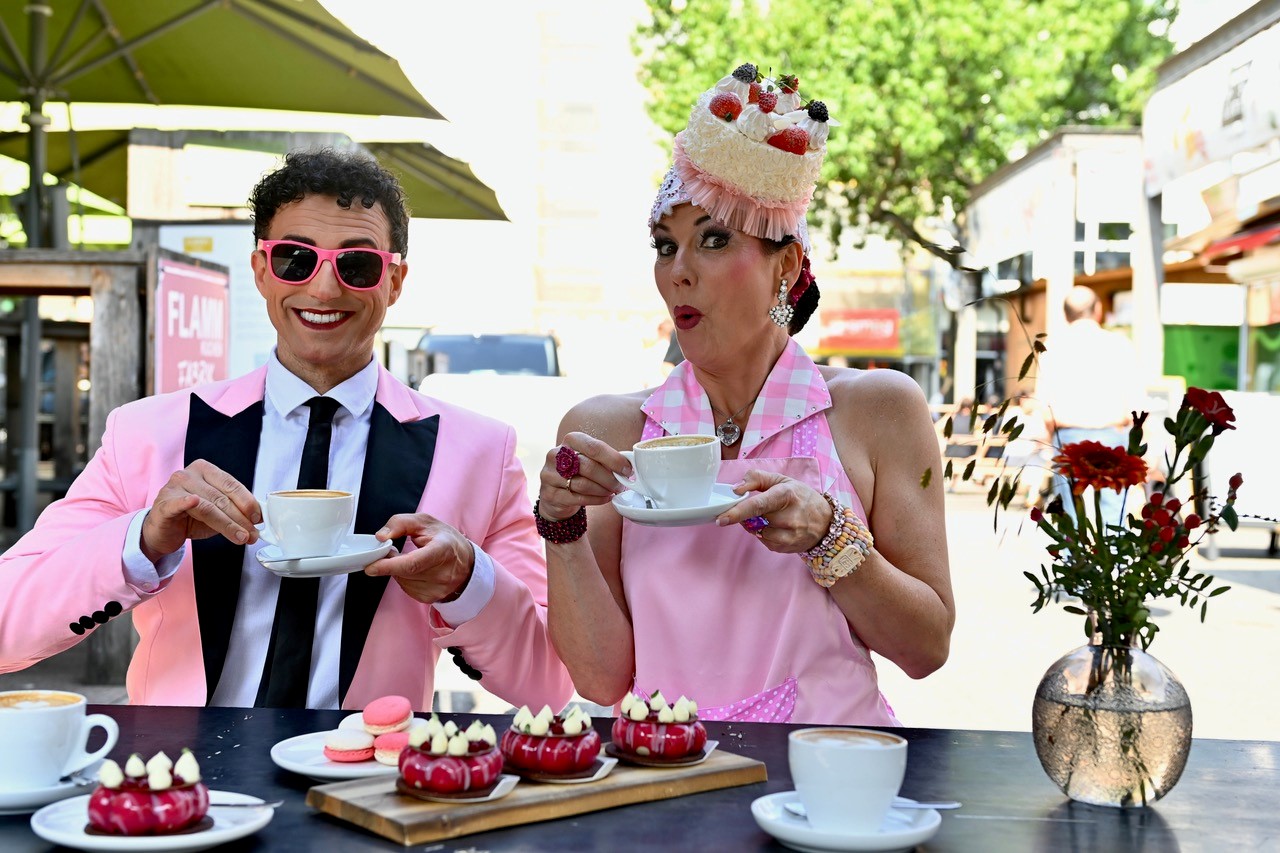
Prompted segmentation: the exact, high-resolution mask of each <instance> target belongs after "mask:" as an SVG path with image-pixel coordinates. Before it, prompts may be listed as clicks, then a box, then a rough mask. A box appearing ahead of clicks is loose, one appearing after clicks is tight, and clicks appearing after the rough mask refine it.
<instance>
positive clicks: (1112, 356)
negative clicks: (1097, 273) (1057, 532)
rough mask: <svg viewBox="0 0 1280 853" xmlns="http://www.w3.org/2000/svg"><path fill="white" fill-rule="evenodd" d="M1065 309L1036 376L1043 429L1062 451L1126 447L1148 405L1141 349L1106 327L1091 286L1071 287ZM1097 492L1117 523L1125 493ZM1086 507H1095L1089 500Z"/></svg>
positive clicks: (1067, 492)
mask: <svg viewBox="0 0 1280 853" xmlns="http://www.w3.org/2000/svg"><path fill="white" fill-rule="evenodd" d="M1062 310H1063V313H1064V314H1065V315H1066V319H1067V327H1066V328H1065V329H1064V330H1062V331H1061V332H1059V333H1058V334H1057V335H1056V336H1054V335H1051V336H1049V338H1047V339H1046V341H1045V346H1046V348H1047V349H1046V352H1045V353H1044V354H1043V355H1041V357H1040V364H1039V375H1038V377H1037V380H1036V398H1037V399H1038V400H1039V401H1040V404H1041V407H1042V408H1041V411H1042V412H1043V414H1044V420H1045V428H1046V429H1047V430H1048V432H1049V434H1050V435H1051V436H1052V439H1053V444H1054V446H1055V447H1057V448H1059V449H1060V448H1062V447H1064V446H1065V445H1068V444H1074V443H1076V442H1079V441H1096V442H1099V443H1101V444H1104V445H1106V446H1108V447H1124V446H1126V445H1127V444H1128V442H1129V425H1130V424H1131V423H1132V422H1133V412H1135V411H1142V410H1145V408H1146V405H1145V397H1146V395H1145V392H1144V389H1143V382H1142V376H1141V372H1140V368H1139V362H1138V354H1137V351H1136V350H1135V349H1134V348H1133V343H1132V342H1131V341H1130V340H1129V339H1128V338H1127V337H1125V336H1124V335H1122V334H1120V333H1119V332H1112V331H1109V330H1107V329H1104V328H1102V303H1101V302H1100V301H1099V300H1098V295H1097V294H1096V293H1094V292H1093V290H1091V289H1090V288H1088V287H1084V286H1082V285H1076V286H1075V287H1072V288H1071V290H1070V291H1069V292H1068V293H1067V297H1066V299H1065V300H1064V302H1063V306H1062ZM1054 481H1055V485H1056V489H1057V491H1058V493H1059V494H1060V495H1061V496H1062V498H1063V505H1064V508H1065V509H1066V511H1067V512H1068V513H1070V514H1071V515H1072V517H1074V516H1075V507H1074V504H1073V501H1072V499H1071V486H1070V484H1069V483H1068V482H1067V480H1066V478H1065V477H1060V476H1056V475H1055V478H1054ZM1099 494H1100V498H1101V507H1102V518H1103V521H1104V523H1107V524H1119V523H1120V522H1121V517H1122V515H1123V513H1124V498H1125V496H1124V494H1123V493H1121V492H1118V491H1115V490H1113V489H1103V490H1101V492H1100V493H1099ZM1086 506H1092V500H1091V499H1090V500H1088V501H1087V502H1086Z"/></svg>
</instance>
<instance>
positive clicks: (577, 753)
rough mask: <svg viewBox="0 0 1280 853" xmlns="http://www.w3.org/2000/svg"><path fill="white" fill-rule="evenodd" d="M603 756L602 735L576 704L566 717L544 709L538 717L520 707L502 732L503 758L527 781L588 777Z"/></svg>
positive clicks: (525, 708)
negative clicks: (598, 757) (544, 778)
mask: <svg viewBox="0 0 1280 853" xmlns="http://www.w3.org/2000/svg"><path fill="white" fill-rule="evenodd" d="M599 754H600V735H599V734H597V733H596V730H595V729H593V728H592V727H591V717H589V716H587V714H586V712H584V711H583V710H582V709H581V708H579V707H578V706H577V705H574V706H572V707H571V708H569V710H568V711H567V712H565V714H564V716H557V715H555V714H552V713H551V708H550V707H549V706H547V705H543V706H542V710H541V711H539V712H538V713H537V714H536V715H535V714H533V713H531V712H530V711H529V708H528V706H527V705H521V706H520V710H519V711H517V712H516V715H515V717H513V718H512V720H511V728H509V729H507V730H506V731H505V732H503V733H502V756H503V758H505V759H506V762H507V766H508V767H509V768H511V770H512V771H513V772H515V773H518V774H520V775H522V776H525V777H527V778H532V779H535V780H536V778H537V776H539V775H541V776H548V777H564V778H567V777H572V776H577V775H580V774H585V773H586V772H587V771H589V770H590V769H591V767H592V766H593V765H594V764H595V761H596V757H597V756H598V755H599Z"/></svg>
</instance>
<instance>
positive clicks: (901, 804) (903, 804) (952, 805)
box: [783, 797, 960, 818]
mask: <svg viewBox="0 0 1280 853" xmlns="http://www.w3.org/2000/svg"><path fill="white" fill-rule="evenodd" d="M893 807H894V808H895V809H942V810H946V809H958V808H960V803H958V802H956V801H955V800H941V801H939V802H933V803H926V802H916V801H915V800H908V799H906V798H904V797H894V798H893ZM783 808H785V809H786V810H787V811H789V812H791V813H792V814H793V815H795V816H796V817H803V818H808V815H807V814H806V813H805V810H804V803H799V802H796V801H795V800H792V801H791V802H789V803H784V804H783Z"/></svg>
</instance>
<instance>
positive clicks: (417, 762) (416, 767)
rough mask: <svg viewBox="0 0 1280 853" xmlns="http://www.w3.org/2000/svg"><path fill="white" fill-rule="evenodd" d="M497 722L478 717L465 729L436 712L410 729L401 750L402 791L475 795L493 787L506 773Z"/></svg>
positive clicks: (441, 794)
mask: <svg viewBox="0 0 1280 853" xmlns="http://www.w3.org/2000/svg"><path fill="white" fill-rule="evenodd" d="M497 743H498V736H497V733H496V732H494V730H493V726H491V725H488V724H487V723H481V722H480V721H479V720H475V721H473V722H472V723H471V725H470V726H468V727H467V729H466V730H465V731H463V730H460V729H459V728H458V727H457V725H456V724H455V723H454V722H453V721H452V720H449V721H448V722H446V723H441V722H440V718H439V717H437V716H436V715H435V714H432V715H431V718H430V719H429V720H427V723H426V725H420V726H414V727H413V728H412V729H410V730H409V741H408V744H407V745H406V746H405V748H404V750H403V751H402V752H401V753H400V778H399V779H397V780H396V788H397V790H399V791H400V792H401V793H402V794H409V795H410V796H417V795H420V794H429V795H431V796H433V797H447V796H458V797H475V796H480V795H483V794H485V793H487V792H489V791H491V790H492V789H493V787H494V785H495V784H496V783H497V781H498V777H499V776H500V775H501V774H502V753H501V752H499V751H498V747H497Z"/></svg>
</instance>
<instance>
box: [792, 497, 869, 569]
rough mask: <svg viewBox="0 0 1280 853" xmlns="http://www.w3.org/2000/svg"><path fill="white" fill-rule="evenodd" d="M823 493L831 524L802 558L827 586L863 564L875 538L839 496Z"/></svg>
mask: <svg viewBox="0 0 1280 853" xmlns="http://www.w3.org/2000/svg"><path fill="white" fill-rule="evenodd" d="M823 497H824V498H826V499H827V503H829V504H831V527H830V528H829V529H828V530H827V535H826V536H824V537H822V541H821V542H819V543H818V544H817V545H815V546H814V547H813V548H810V549H809V550H808V551H806V552H805V553H804V554H803V555H802V558H803V559H804V562H805V565H807V566H808V567H809V574H810V575H812V576H813V579H814V581H815V582H816V583H817V584H818V585H819V586H821V587H824V588H829V587H830V586H831V585H832V584H834V583H835V582H836V581H838V580H840V578H842V577H844V576H846V575H849V574H852V573H853V572H854V571H855V570H856V569H857V568H858V566H860V565H862V561H863V560H865V559H866V558H867V554H868V553H869V552H870V551H871V548H872V546H874V545H875V539H874V538H873V537H872V536H871V531H870V530H868V529H867V525H866V524H865V523H863V521H862V519H861V518H858V516H857V514H856V513H854V511H853V510H852V509H850V508H849V507H847V506H845V505H844V504H842V503H841V502H840V499H839V498H833V497H832V496H831V495H826V494H824V495H823Z"/></svg>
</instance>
